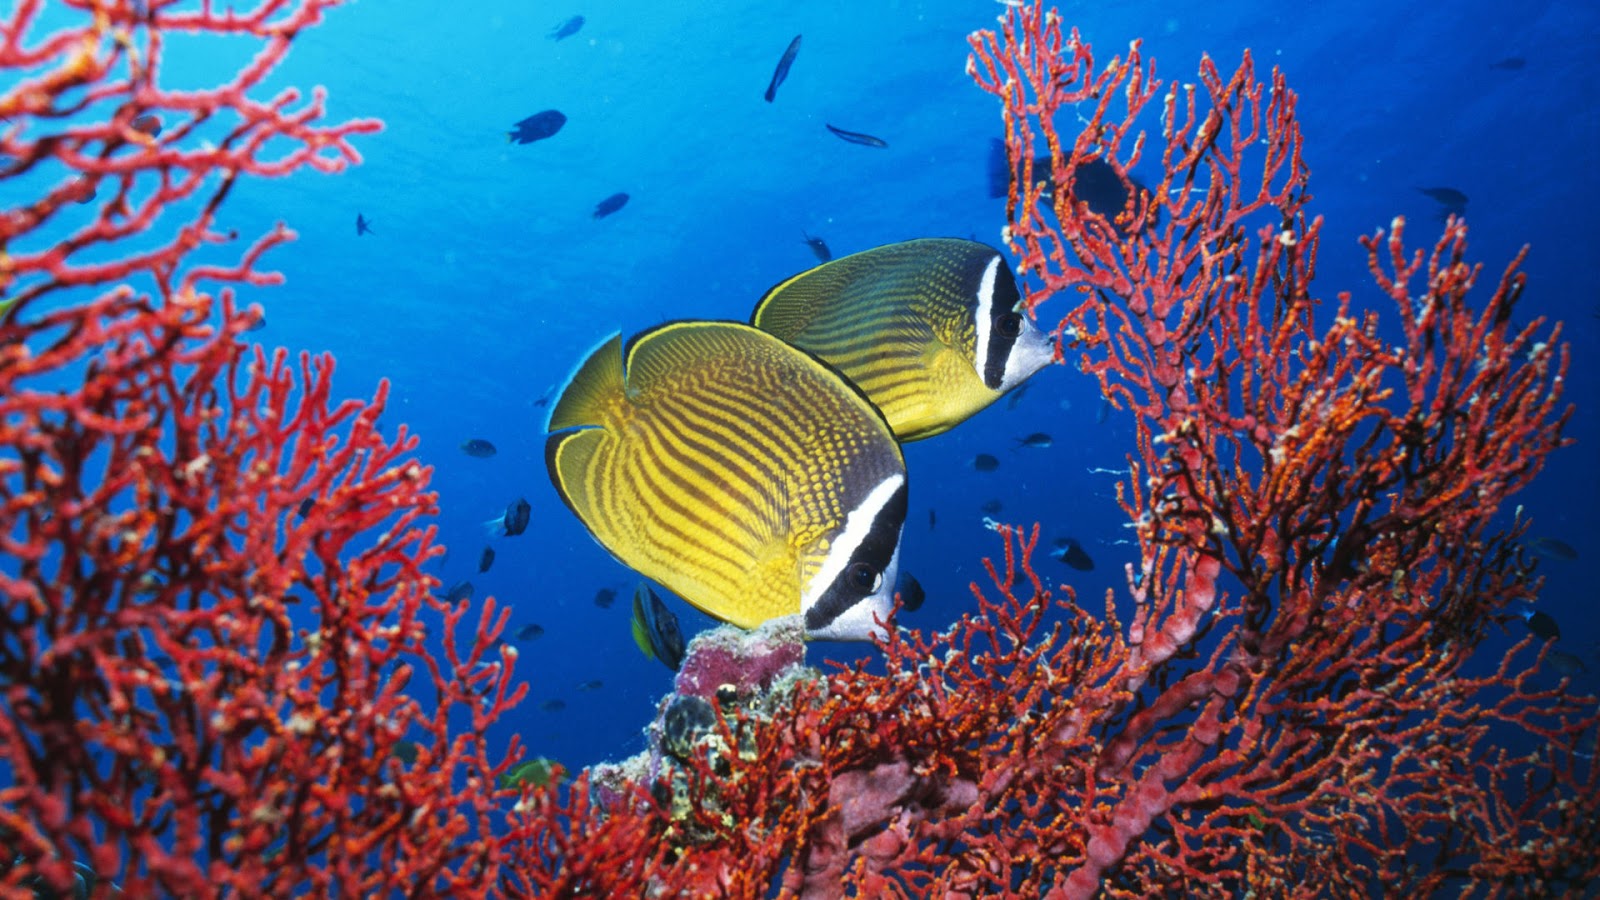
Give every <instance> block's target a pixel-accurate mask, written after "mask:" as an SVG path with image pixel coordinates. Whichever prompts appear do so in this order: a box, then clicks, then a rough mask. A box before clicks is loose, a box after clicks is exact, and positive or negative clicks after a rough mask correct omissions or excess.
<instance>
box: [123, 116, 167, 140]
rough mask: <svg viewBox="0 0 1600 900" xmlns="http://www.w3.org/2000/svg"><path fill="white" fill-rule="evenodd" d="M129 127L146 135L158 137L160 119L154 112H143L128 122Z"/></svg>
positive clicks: (159, 133)
mask: <svg viewBox="0 0 1600 900" xmlns="http://www.w3.org/2000/svg"><path fill="white" fill-rule="evenodd" d="M128 127H129V128H132V129H133V130H134V131H137V132H139V133H140V134H142V135H146V136H148V137H160V135H161V119H160V117H159V116H156V115H155V114H154V113H145V114H144V115H142V116H139V117H138V118H135V119H134V120H133V121H132V122H130V123H129V124H128Z"/></svg>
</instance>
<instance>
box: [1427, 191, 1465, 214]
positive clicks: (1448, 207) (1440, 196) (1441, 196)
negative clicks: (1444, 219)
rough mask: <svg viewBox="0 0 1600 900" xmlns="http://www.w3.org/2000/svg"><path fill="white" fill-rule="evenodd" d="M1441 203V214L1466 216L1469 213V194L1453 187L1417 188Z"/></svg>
mask: <svg viewBox="0 0 1600 900" xmlns="http://www.w3.org/2000/svg"><path fill="white" fill-rule="evenodd" d="M1417 190H1419V191H1421V192H1422V193H1424V194H1427V195H1428V196H1429V197H1430V198H1432V199H1433V200H1434V202H1436V203H1438V204H1439V207H1440V209H1439V213H1440V215H1452V216H1464V215H1466V214H1467V195H1466V194H1464V193H1462V192H1461V191H1458V190H1456V189H1455V188H1453V187H1431V188H1417Z"/></svg>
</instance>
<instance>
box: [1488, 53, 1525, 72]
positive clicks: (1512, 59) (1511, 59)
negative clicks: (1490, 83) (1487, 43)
mask: <svg viewBox="0 0 1600 900" xmlns="http://www.w3.org/2000/svg"><path fill="white" fill-rule="evenodd" d="M1527 64H1528V61H1527V60H1525V59H1523V58H1522V57H1520V56H1508V57H1506V58H1505V59H1497V60H1495V61H1494V62H1492V63H1489V68H1491V69H1500V70H1501V71H1505V72H1515V71H1517V70H1518V69H1521V68H1523V67H1525V66H1527Z"/></svg>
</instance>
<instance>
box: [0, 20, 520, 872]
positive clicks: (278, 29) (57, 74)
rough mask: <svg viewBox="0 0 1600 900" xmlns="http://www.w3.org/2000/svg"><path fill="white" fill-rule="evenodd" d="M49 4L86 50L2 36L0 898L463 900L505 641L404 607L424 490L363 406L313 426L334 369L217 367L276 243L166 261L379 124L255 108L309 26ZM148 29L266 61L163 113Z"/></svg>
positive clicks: (489, 630)
mask: <svg viewBox="0 0 1600 900" xmlns="http://www.w3.org/2000/svg"><path fill="white" fill-rule="evenodd" d="M69 5H70V6H72V7H73V8H74V9H76V10H79V11H81V12H82V14H83V15H82V19H81V21H80V24H78V25H77V26H76V27H69V28H65V29H63V30H61V31H58V32H56V33H54V34H51V35H47V36H45V37H43V38H41V39H35V37H34V35H33V34H32V32H33V31H34V30H36V29H35V27H34V26H35V25H36V23H37V19H38V16H39V12H40V5H39V4H38V3H37V2H32V0H24V2H23V3H21V4H20V5H19V6H18V7H17V8H16V9H15V10H14V11H13V12H12V13H10V14H9V15H10V20H9V22H8V23H7V26H6V27H5V29H4V31H3V44H0V67H4V69H5V70H6V71H9V72H26V73H28V74H27V76H26V77H25V78H22V79H19V80H18V81H17V82H16V83H15V84H14V85H13V86H12V87H10V88H8V89H7V90H6V92H5V94H4V95H3V96H0V115H3V116H4V117H5V120H6V121H5V124H4V125H3V126H0V153H3V154H4V156H3V157H0V177H3V178H5V179H12V178H17V177H20V176H23V175H29V176H32V177H34V178H41V179H45V180H47V181H53V183H54V187H49V188H47V189H45V190H44V191H43V194H42V196H41V197H40V198H39V199H37V200H35V201H33V202H32V203H29V204H26V205H24V206H21V207H18V208H14V209H11V210H9V211H7V212H6V213H5V215H4V217H3V219H0V248H3V249H4V251H5V252H4V253H3V254H0V291H3V292H4V295H5V296H6V298H7V299H6V301H5V303H6V306H5V309H4V316H3V318H0V552H3V554H4V557H5V559H6V563H5V565H4V566H3V567H0V609H3V612H4V617H3V619H0V685H3V693H0V706H3V707H4V711H5V715H3V716H0V770H3V772H4V775H5V777H4V779H3V781H4V782H5V786H4V787H0V838H3V840H0V844H3V845H4V846H5V848H6V851H7V852H6V854H5V856H4V858H0V888H3V889H6V890H17V889H21V888H23V887H24V886H26V887H29V888H33V889H43V888H48V889H51V890H53V891H59V892H65V891H69V890H73V888H74V882H75V880H76V879H77V878H79V877H80V873H82V872H83V871H84V870H85V868H87V870H89V871H92V872H93V873H94V874H95V875H96V876H97V877H98V878H100V879H103V880H109V881H112V882H114V883H116V884H118V885H120V887H121V888H122V890H123V891H124V892H125V893H126V894H128V895H132V896H155V895H165V896H200V895H209V894H212V893H216V892H219V891H220V892H231V893H236V894H238V895H240V896H269V895H270V896H285V895H291V894H303V893H314V894H317V895H324V896H326V895H332V894H334V893H338V894H341V895H349V896H372V895H388V894H394V893H402V892H403V893H406V894H408V895H415V894H434V895H448V896H481V895H483V894H485V893H487V892H488V891H489V889H490V888H491V886H492V885H493V884H494V883H495V881H496V878H497V874H496V873H497V870H498V865H499V852H498V844H497V843H496V841H494V840H493V839H492V837H491V828H492V826H493V825H494V820H493V818H492V813H494V811H495V809H496V807H497V803H498V801H499V800H501V799H503V798H507V797H509V796H510V792H509V791H503V790H500V789H498V788H497V787H496V784H495V778H496V776H497V775H498V774H499V773H500V772H502V771H504V768H505V766H506V765H508V764H509V762H511V761H514V760H515V755H516V748H515V747H513V752H512V757H511V760H508V761H506V762H498V763H491V761H490V759H489V758H488V754H487V748H486V747H485V744H484V741H483V740H482V735H483V734H484V732H485V730H486V729H487V728H488V727H489V725H490V723H492V722H493V721H494V720H495V718H496V717H497V716H499V715H500V714H501V713H502V712H504V710H506V709H507V708H509V707H510V706H511V705H513V704H515V703H516V702H518V701H519V700H520V699H521V696H522V693H523V691H524V688H523V687H521V686H518V687H516V688H514V689H513V686H512V681H511V668H512V664H513V662H514V658H515V654H514V653H513V652H511V651H509V650H502V651H499V655H498V657H497V658H495V659H486V658H485V654H486V653H487V652H489V651H490V648H493V647H495V646H496V642H497V638H498V636H499V633H500V631H501V629H503V628H504V626H505V621H506V615H505V614H504V612H501V613H500V614H498V615H497V614H496V612H495V608H494V605H493V603H492V602H491V603H489V604H487V605H486V606H485V607H484V608H483V609H482V610H481V611H480V612H478V613H477V614H476V623H475V624H473V623H471V622H468V621H467V619H468V610H467V609H466V608H465V607H464V606H451V605H450V604H448V603H446V602H444V601H443V600H441V599H438V598H436V597H434V596H433V594H432V593H431V590H432V589H433V588H435V587H437V582H436V581H435V580H434V579H433V578H432V577H431V576H428V575H426V574H424V572H423V571H422V568H421V566H422V564H423V563H424V562H425V561H426V560H427V559H428V558H429V557H430V556H433V555H435V554H436V553H437V552H439V551H438V549H437V548H436V547H435V545H434V544H433V539H434V535H433V530H432V528H431V527H427V526H425V523H424V518H425V517H426V516H429V515H432V514H433V513H434V512H435V497H434V495H433V494H432V493H431V492H429V491H428V489H427V485H428V480H429V477H430V474H431V473H430V470H429V469H428V468H427V467H424V466H422V465H420V464H419V463H417V462H416V461H415V460H413V459H411V458H410V454H411V451H412V450H414V448H415V446H416V438H415V437H412V436H409V435H408V434H407V433H406V429H405V427H404V426H401V427H400V429H399V431H398V434H397V435H396V436H395V437H394V439H393V440H392V441H391V440H389V439H387V438H386V437H385V436H384V435H382V434H380V433H379V431H378V428H377V421H378V417H379V415H380V414H381V413H382V411H383V409H384V405H385V402H386V399H387V395H388V386H387V384H380V385H379V387H378V391H377V393H376V395H375V396H374V398H373V399H372V400H371V401H370V402H367V403H362V402H358V401H353V400H351V401H344V402H342V403H336V402H335V401H333V399H332V397H333V393H332V376H333V370H334V363H333V359H332V358H331V357H328V356H323V357H320V358H312V357H310V356H309V355H305V354H302V355H301V357H300V358H299V359H298V361H291V359H290V358H289V356H288V354H287V353H286V352H285V351H283V350H279V351H277V352H276V353H275V354H273V355H272V356H270V357H269V356H267V355H266V354H265V353H264V352H263V351H262V350H261V348H260V347H255V348H253V349H252V348H248V347H247V346H246V345H244V344H242V343H240V341H239V337H240V335H241V334H242V333H244V332H245V331H247V330H249V329H250V328H251V327H252V325H253V324H254V323H255V322H257V321H259V315H260V314H259V312H258V311H250V312H244V311H240V310H237V309H236V308H235V307H234V305H233V299H232V292H231V290H230V289H228V287H227V286H228V285H230V284H240V283H246V284H258V285H259V284H270V283H273V282H274V281H276V280H277V279H276V276H275V275H273V274H271V273H268V272H263V271H262V270H261V269H260V268H259V266H260V263H261V259H262V256H263V254H264V253H265V252H266V251H267V250H269V249H271V248H273V247H275V246H277V245H278V244H281V243H283V242H285V241H288V240H290V239H292V238H293V233H292V232H290V231H289V230H288V229H287V228H285V227H283V226H281V225H280V226H278V227H277V228H276V229H275V230H274V231H273V232H271V233H269V234H267V235H265V236H263V237H261V238H260V239H259V240H257V241H255V242H254V243H253V244H252V245H250V246H249V247H248V248H246V249H245V250H244V251H243V252H242V253H241V254H240V255H239V258H238V259H237V261H235V262H233V263H231V264H230V263H218V262H213V263H209V264H198V263H196V262H194V261H193V260H192V259H191V258H190V257H191V254H192V253H193V252H194V251H195V250H196V249H198V248H199V247H200V245H202V244H204V243H215V242H220V241H223V240H231V236H229V237H224V236H223V235H220V234H218V233H216V232H215V231H214V230H213V228H214V222H215V217H216V214H217V210H218V208H219V205H220V204H221V203H222V201H223V199H224V198H225V197H226V196H227V194H228V193H229V191H230V190H231V189H232V187H233V186H234V184H235V183H236V181H237V179H238V177H239V176H240V175H245V174H249V175H276V174H286V173H288V172H291V171H295V170H298V169H300V168H303V167H306V166H310V167H312V168H317V169H322V170H324V171H336V170H337V169H339V168H341V167H342V166H343V165H345V164H346V163H349V162H354V161H357V160H358V159H359V157H358V156H357V154H356V152H355V150H354V148H353V147H352V146H351V145H350V144H349V142H348V140H349V138H350V137H351V136H352V135H355V134H360V133H366V132H370V131H373V130H375V129H376V128H377V127H378V126H377V123H375V122H370V121H358V122H350V123H344V124H340V125H331V126H330V125H325V124H323V123H322V122H321V116H322V103H321V97H320V95H317V96H316V97H315V98H314V99H313V100H312V102H311V103H309V104H301V105H297V104H299V100H298V95H297V94H295V93H294V92H292V91H289V92H285V93H283V94H280V95H279V96H278V97H275V98H273V99H272V100H270V101H268V102H266V103H261V102H258V101H256V100H253V99H252V98H251V94H252V92H253V91H255V90H256V89H257V88H258V87H259V85H260V83H261V82H262V81H263V79H265V78H266V77H267V75H268V74H269V73H270V72H271V71H272V70H273V69H274V67H275V66H276V65H277V63H278V62H280V61H281V60H282V58H283V56H284V54H285V53H286V52H287V50H288V47H289V44H290V41H291V40H292V39H293V38H294V36H295V35H296V34H297V33H298V32H299V31H300V30H301V29H303V28H306V27H310V26H312V25H314V24H315V23H316V22H317V21H319V20H320V18H321V16H322V14H323V11H324V10H326V9H327V8H328V7H330V6H332V5H333V4H332V3H330V2H319V0H304V2H284V0H265V2H262V3H260V4H259V5H257V6H256V7H255V8H254V9H253V10H251V11H249V12H246V13H243V14H235V13H233V12H231V11H230V12H227V13H217V12H215V11H213V10H212V9H211V8H210V6H209V5H204V6H202V8H201V10H200V11H199V12H193V11H189V12H182V13H180V12H177V11H174V10H173V9H172V8H171V7H172V6H173V4H171V3H165V2H152V3H149V4H145V3H142V2H139V3H134V2H94V3H89V2H79V3H72V4H69ZM173 29H183V30H187V31H196V32H205V33H212V34H235V35H250V36H254V37H256V38H258V39H259V40H260V50H259V52H258V53H257V55H256V57H255V59H254V60H253V61H252V62H251V63H250V64H249V65H247V66H246V67H245V68H244V69H243V70H242V71H241V72H239V73H238V74H237V75H236V76H235V77H234V78H233V80H231V81H230V82H228V83H226V84H223V85H221V86H218V87H215V88H210V89H203V90H198V91H192V92H184V93H173V92H168V91H165V90H163V89H162V88H161V87H160V85H159V80H158V72H159V63H160V62H161V60H162V57H163V54H164V50H163V44H164V38H165V35H166V34H167V33H168V32H169V31H171V30H173ZM151 117H155V118H151ZM68 121H70V122H71V124H66V123H67V122H68ZM152 122H159V123H160V124H161V125H162V126H164V127H161V128H159V129H157V128H156V127H155V126H154V125H152V124H151V123H152ZM157 131H159V133H157ZM268 148H271V151H272V155H268V154H267V150H268ZM108 188H109V190H108ZM97 192H98V196H97ZM68 200H78V201H80V202H86V201H88V200H95V201H96V203H97V205H96V206H95V208H94V212H93V216H92V218H91V219H90V220H89V221H87V222H83V221H80V220H79V219H80V218H81V217H80V216H79V215H78V214H77V213H75V212H74V211H73V210H72V209H71V207H69V206H68V205H67V201H68ZM164 223H165V224H164ZM158 227H166V228H167V229H168V230H167V236H166V237H164V238H159V239H157V240H156V241H154V244H155V249H145V250H139V251H132V252H128V251H127V249H126V242H127V241H128V240H129V239H130V238H133V237H134V236H136V235H146V236H145V237H144V238H141V243H142V244H144V245H145V246H149V243H148V235H147V234H146V233H147V232H148V231H150V230H151V229H154V228H158ZM119 250H121V251H123V252H124V253H125V255H123V256H121V257H120V258H113V259H111V261H104V260H106V258H107V257H108V256H114V254H115V253H116V252H117V251H119ZM91 258H92V260H93V261H90V260H91ZM130 282H139V283H140V284H141V285H143V286H147V287H148V288H149V289H152V290H153V292H154V293H153V296H143V295H140V294H139V293H138V292H137V291H136V290H135V288H134V287H133V286H132V285H131V284H130ZM218 284H220V285H222V286H223V288H222V290H221V291H220V292H219V293H217V294H213V293H211V291H213V290H215V289H216V285H218ZM90 286H92V287H95V288H104V289H105V291H104V292H103V293H101V294H99V295H98V296H95V297H92V298H89V299H83V291H82V289H83V288H85V287H90ZM47 296H49V297H50V298H51V301H52V302H51V304H50V305H49V306H46V304H44V303H43V302H41V301H43V299H44V298H46V297H47ZM425 616H433V617H437V618H438V619H441V620H442V622H443V625H444V627H443V629H442V632H441V633H440V634H439V635H438V636H439V637H440V638H441V639H442V642H443V646H442V652H439V651H435V650H433V649H432V648H431V646H430V643H429V639H428V635H427V633H426V630H425V628H424V625H423V619H424V617H425ZM463 628H466V629H468V633H467V635H466V640H465V642H464V643H458V632H459V631H460V630H461V629H463ZM427 688H431V690H432V693H433V695H434V697H435V698H436V699H437V703H436V705H434V706H432V707H424V706H422V705H421V704H419V703H418V702H417V701H416V700H414V699H413V698H412V697H413V693H414V692H415V691H416V690H417V689H422V691H423V692H424V694H425V693H426V689H427ZM462 711H465V712H467V713H469V714H470V715H469V718H470V725H469V726H468V728H467V729H466V730H462V729H461V728H460V726H459V722H458V724H457V726H456V727H454V728H452V726H451V719H452V716H453V715H456V716H457V718H458V719H459V715H458V714H459V713H460V712H462ZM401 741H406V742H410V743H412V744H414V745H415V748H416V756H415V760H414V761H412V762H406V761H403V760H402V759H401V758H400V757H399V756H397V755H396V750H397V747H398V745H399V744H400V742H401ZM408 755H409V754H408Z"/></svg>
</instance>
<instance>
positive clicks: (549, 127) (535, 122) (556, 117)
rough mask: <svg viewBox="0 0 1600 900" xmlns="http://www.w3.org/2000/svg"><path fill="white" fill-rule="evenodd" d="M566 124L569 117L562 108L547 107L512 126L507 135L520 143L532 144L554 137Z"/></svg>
mask: <svg viewBox="0 0 1600 900" xmlns="http://www.w3.org/2000/svg"><path fill="white" fill-rule="evenodd" d="M565 124H567V117H566V116H565V115H564V114H562V112H561V111H560V110H558V109H547V110H545V111H543V112H537V113H534V114H533V115H531V116H529V117H527V118H526V119H523V120H522V121H520V122H518V123H517V124H516V125H514V126H512V128H513V130H512V131H509V132H507V136H508V137H509V139H510V140H512V141H514V142H516V143H518V144H531V143H533V142H534V141H542V140H544V139H545V138H549V137H554V136H555V134H556V132H558V131H560V130H561V126H563V125H565Z"/></svg>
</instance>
